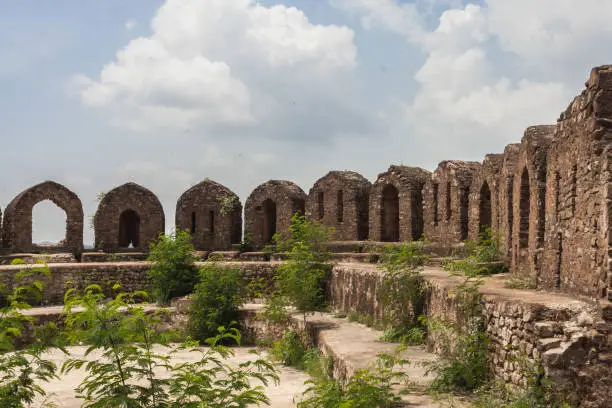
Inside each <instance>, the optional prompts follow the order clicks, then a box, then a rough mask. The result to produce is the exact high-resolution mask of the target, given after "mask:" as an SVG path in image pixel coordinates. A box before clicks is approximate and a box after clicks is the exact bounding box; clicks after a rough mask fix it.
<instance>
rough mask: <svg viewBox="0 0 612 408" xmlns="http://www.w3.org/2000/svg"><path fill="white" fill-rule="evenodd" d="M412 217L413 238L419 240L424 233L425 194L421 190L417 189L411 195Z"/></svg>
mask: <svg viewBox="0 0 612 408" xmlns="http://www.w3.org/2000/svg"><path fill="white" fill-rule="evenodd" d="M410 218H411V219H412V240H413V241H418V240H419V239H421V236H422V235H423V228H424V224H425V222H424V220H423V195H422V193H421V190H415V191H413V192H412V194H411V196H410Z"/></svg>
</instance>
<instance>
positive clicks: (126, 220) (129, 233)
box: [119, 210, 140, 248]
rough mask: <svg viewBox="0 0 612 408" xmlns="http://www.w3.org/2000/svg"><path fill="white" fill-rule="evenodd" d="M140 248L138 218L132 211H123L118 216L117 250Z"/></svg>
mask: <svg viewBox="0 0 612 408" xmlns="http://www.w3.org/2000/svg"><path fill="white" fill-rule="evenodd" d="M139 246H140V216H139V215H138V214H137V213H136V212H135V211H134V210H125V211H124V212H122V213H121V215H120V216H119V248H138V247H139Z"/></svg>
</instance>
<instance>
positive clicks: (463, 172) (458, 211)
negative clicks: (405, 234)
mask: <svg viewBox="0 0 612 408" xmlns="http://www.w3.org/2000/svg"><path fill="white" fill-rule="evenodd" d="M480 171H481V164H480V163H477V162H465V161H459V160H445V161H443V162H441V163H440V164H439V165H438V168H437V169H436V171H434V172H433V175H432V177H431V179H430V180H428V182H427V183H426V184H425V187H424V189H423V196H424V197H425V201H424V214H425V236H426V238H427V239H428V240H431V241H434V242H441V243H445V244H453V243H457V242H461V241H465V240H466V239H468V236H469V225H470V219H469V217H470V211H469V198H470V187H471V184H472V179H473V178H474V176H475V175H476V174H478V173H480Z"/></svg>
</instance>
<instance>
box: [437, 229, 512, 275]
mask: <svg viewBox="0 0 612 408" xmlns="http://www.w3.org/2000/svg"><path fill="white" fill-rule="evenodd" d="M500 234H501V233H499V232H496V233H493V232H492V231H491V229H490V228H487V229H486V230H484V231H483V232H481V233H480V235H479V237H478V240H476V241H465V243H464V244H465V245H464V246H463V248H461V249H460V250H459V251H458V252H456V253H455V256H458V257H459V258H460V259H456V260H450V261H448V262H446V263H445V264H444V265H443V267H444V268H445V269H446V270H449V271H456V272H462V271H467V270H472V271H477V273H478V274H479V275H489V274H494V273H503V272H506V271H507V270H508V267H507V265H506V263H505V262H504V261H503V259H504V256H503V252H502V251H501V249H500V248H501V245H500V239H501V235H500Z"/></svg>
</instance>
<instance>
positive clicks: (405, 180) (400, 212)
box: [370, 166, 431, 242]
mask: <svg viewBox="0 0 612 408" xmlns="http://www.w3.org/2000/svg"><path fill="white" fill-rule="evenodd" d="M430 175H431V173H430V172H428V171H426V170H423V169H420V168H417V167H408V166H391V167H389V170H387V171H386V172H385V173H381V174H379V175H378V178H377V179H376V182H375V183H374V185H373V186H372V191H371V193H370V240H372V241H386V242H398V241H413V240H418V239H420V238H421V236H422V235H423V195H422V190H423V186H424V185H425V182H426V181H427V180H428V179H429V178H430Z"/></svg>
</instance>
